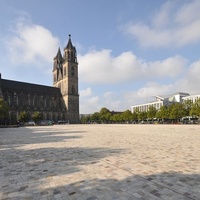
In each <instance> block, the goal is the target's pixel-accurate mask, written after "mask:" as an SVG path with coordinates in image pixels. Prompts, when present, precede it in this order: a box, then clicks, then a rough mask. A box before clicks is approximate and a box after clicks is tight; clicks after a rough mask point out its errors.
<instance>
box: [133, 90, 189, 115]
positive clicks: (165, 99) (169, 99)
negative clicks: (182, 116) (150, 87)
mask: <svg viewBox="0 0 200 200" xmlns="http://www.w3.org/2000/svg"><path fill="white" fill-rule="evenodd" d="M187 96H189V94H188V93H182V92H178V93H175V94H171V95H162V96H155V98H156V99H155V101H152V102H148V103H145V104H139V105H135V106H131V112H132V113H134V111H136V110H138V111H139V112H144V111H145V112H147V111H148V110H149V107H150V106H153V107H154V108H156V110H159V109H160V108H161V107H162V106H165V105H166V106H169V105H170V104H172V103H182V101H183V98H184V97H187Z"/></svg>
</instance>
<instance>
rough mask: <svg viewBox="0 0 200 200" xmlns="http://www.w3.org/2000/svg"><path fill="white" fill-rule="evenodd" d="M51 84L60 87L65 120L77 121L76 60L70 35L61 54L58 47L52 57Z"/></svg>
mask: <svg viewBox="0 0 200 200" xmlns="http://www.w3.org/2000/svg"><path fill="white" fill-rule="evenodd" d="M53 86H54V87H58V88H60V91H61V94H62V96H63V100H64V102H65V106H66V109H67V113H66V115H65V120H69V122H70V123H79V94H78V62H77V56H76V48H75V47H74V46H73V45H72V41H71V35H69V40H68V43H67V46H66V47H65V48H64V54H63V56H62V54H61V51H60V48H59V49H58V52H57V55H56V57H55V58H54V66H53Z"/></svg>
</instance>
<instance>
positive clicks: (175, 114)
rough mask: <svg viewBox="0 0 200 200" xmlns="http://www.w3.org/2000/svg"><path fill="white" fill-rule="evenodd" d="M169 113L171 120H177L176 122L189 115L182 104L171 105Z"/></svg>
mask: <svg viewBox="0 0 200 200" xmlns="http://www.w3.org/2000/svg"><path fill="white" fill-rule="evenodd" d="M169 111H170V119H176V121H178V120H179V119H180V118H182V117H184V116H186V113H187V111H186V110H185V108H184V106H183V104H180V103H175V104H171V105H170V106H169Z"/></svg>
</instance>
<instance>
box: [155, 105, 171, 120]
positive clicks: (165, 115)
mask: <svg viewBox="0 0 200 200" xmlns="http://www.w3.org/2000/svg"><path fill="white" fill-rule="evenodd" d="M156 118H158V119H163V120H165V119H169V110H168V108H167V106H162V107H161V108H160V110H159V111H157V113H156Z"/></svg>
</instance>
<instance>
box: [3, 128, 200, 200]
mask: <svg viewBox="0 0 200 200" xmlns="http://www.w3.org/2000/svg"><path fill="white" fill-rule="evenodd" d="M7 199H11V200H15V199H16V200H46V199H52V200H144V199H145V200H156V199H165V200H170V199H173V200H186V199H187V200H191V199H193V200H200V126H198V125H57V126H44V127H43V126H41V127H37V126H35V127H27V128H25V127H20V128H5V129H4V128H1V129H0V200H7Z"/></svg>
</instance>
